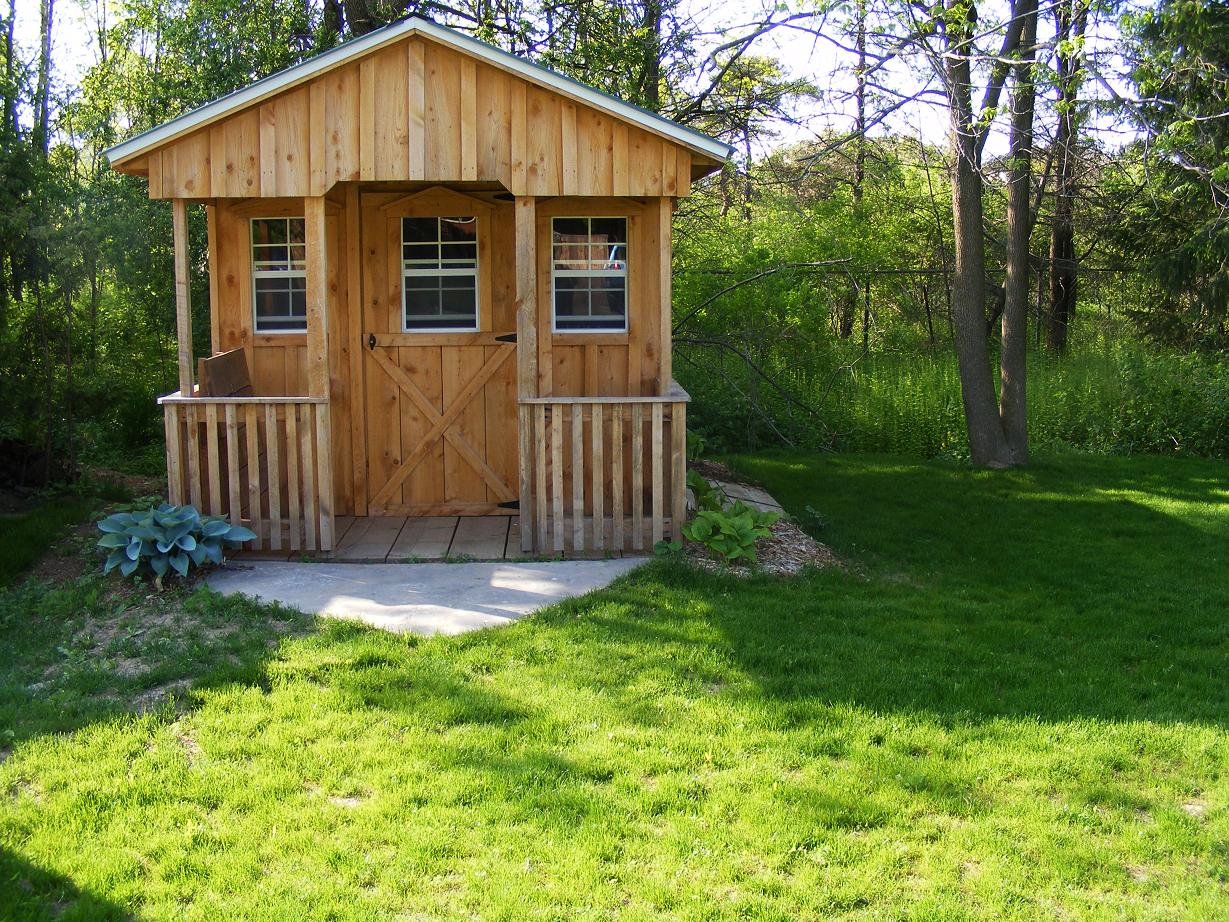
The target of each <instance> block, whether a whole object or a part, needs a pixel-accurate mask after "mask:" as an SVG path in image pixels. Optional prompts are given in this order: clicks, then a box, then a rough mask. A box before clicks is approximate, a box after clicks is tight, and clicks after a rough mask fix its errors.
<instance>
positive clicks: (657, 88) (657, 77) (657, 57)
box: [641, 0, 662, 112]
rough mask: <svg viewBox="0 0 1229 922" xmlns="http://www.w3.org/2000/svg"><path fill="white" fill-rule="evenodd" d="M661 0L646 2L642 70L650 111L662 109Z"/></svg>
mask: <svg viewBox="0 0 1229 922" xmlns="http://www.w3.org/2000/svg"><path fill="white" fill-rule="evenodd" d="M661 8H662V4H661V0H647V2H646V3H645V4H644V19H643V20H642V22H641V26H642V27H643V29H644V36H645V41H644V58H643V64H642V67H643V70H642V71H641V85H642V86H643V91H642V93H643V97H644V107H645V108H646V109H648V110H649V111H650V112H658V111H660V110H661V16H662V9H661Z"/></svg>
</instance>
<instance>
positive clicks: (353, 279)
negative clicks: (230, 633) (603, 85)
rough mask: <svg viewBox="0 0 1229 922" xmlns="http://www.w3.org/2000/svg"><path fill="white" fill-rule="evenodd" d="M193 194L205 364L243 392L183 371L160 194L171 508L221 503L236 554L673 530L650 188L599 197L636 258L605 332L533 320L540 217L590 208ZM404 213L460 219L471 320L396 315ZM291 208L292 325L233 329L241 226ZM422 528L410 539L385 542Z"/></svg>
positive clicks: (455, 546)
mask: <svg viewBox="0 0 1229 922" xmlns="http://www.w3.org/2000/svg"><path fill="white" fill-rule="evenodd" d="M204 204H205V207H206V213H207V216H208V221H209V238H210V245H209V247H210V248H209V255H210V260H209V266H208V269H209V274H210V319H211V324H210V326H211V352H212V354H213V358H212V359H206V360H204V361H205V362H207V363H208V362H210V361H212V360H213V359H221V358H222V357H223V356H227V355H231V356H232V357H233V358H234V359H235V361H237V363H238V367H239V368H240V369H241V370H242V371H243V376H244V381H243V387H242V388H239V389H227V388H222V389H218V388H216V387H210V386H206V385H207V383H208V381H209V379H210V377H211V376H209V375H206V374H205V371H206V369H205V368H203V367H202V368H201V369H200V374H199V381H198V380H195V378H196V377H197V376H194V374H193V372H194V368H193V356H192V355H191V352H190V346H189V343H190V330H191V304H190V300H189V296H188V292H189V284H188V272H189V266H188V258H187V242H186V240H187V231H186V228H187V208H188V203H187V202H186V201H185V200H183V199H179V198H177V199H174V200H173V208H174V219H175V220H174V222H173V227H174V234H175V239H174V243H175V269H176V297H177V305H176V307H177V320H178V327H179V337H180V355H179V372H180V374H179V377H180V389H179V390H178V391H176V392H175V393H173V394H168V395H167V396H165V397H163V398H161V399H160V401H159V402H160V403H161V404H162V406H163V410H164V416H165V424H166V436H167V472H168V482H169V494H170V498H171V500H172V501H173V502H180V503H184V502H192V503H194V504H196V505H197V506H198V507H199V508H201V510H202V511H203V512H206V513H208V514H211V515H226V516H229V517H231V518H232V520H235V521H238V522H241V523H243V524H244V525H246V526H247V527H249V528H250V529H251V530H252V531H254V532H255V533H256V535H257V539H256V540H255V541H254V542H253V550H255V551H258V552H260V553H262V554H272V555H275V556H276V555H285V556H287V557H292V556H297V555H301V554H309V555H312V556H318V557H323V558H332V559H363V560H389V559H393V560H396V559H439V558H443V557H449V556H451V557H457V556H469V557H474V558H481V559H502V558H504V557H507V556H508V555H509V554H512V553H513V552H515V553H516V554H517V555H519V556H528V557H535V556H537V557H553V556H605V555H620V554H623V553H647V552H649V551H650V550H651V549H652V547H653V545H654V544H655V543H656V542H658V541H660V540H663V539H664V538H667V537H673V535H674V532H675V530H676V529H675V524H676V523H679V522H681V521H682V518H683V514H684V496H685V492H686V486H685V477H686V466H685V455H686V408H687V402H688V400H689V397H688V395H687V394H686V392H685V391H683V390H682V389H681V388H680V387H679V386H678V384H677V383H676V382H674V381H673V379H672V377H671V376H670V361H669V339H670V327H669V322H670V315H669V292H670V277H669V256H668V253H669V228H670V218H671V213H672V203H671V202H670V200H669V199H668V198H661V199H656V200H653V199H650V200H647V201H641V202H637V201H634V200H619V204H618V211H619V212H620V213H621V214H624V215H626V218H625V219H623V218H620V219H618V220H621V221H622V220H625V221H626V229H625V230H626V233H627V234H628V235H629V236H628V237H627V238H626V239H627V240H628V241H629V243H621V244H619V246H623V247H628V246H630V248H631V251H632V252H633V253H636V254H642V255H641V258H640V259H639V260H638V261H636V260H633V261H632V263H631V264H630V267H629V268H628V269H627V274H626V280H625V281H620V282H619V284H620V285H622V286H625V289H624V288H620V289H619V290H620V291H624V290H626V291H627V292H628V295H627V300H626V304H627V307H626V318H625V320H624V323H623V325H622V329H617V330H605V331H589V332H586V331H581V332H575V331H569V330H564V331H560V330H558V329H556V328H555V325H554V322H553V318H554V314H553V310H554V307H553V303H554V298H553V295H552V284H553V282H552V275H551V268H550V266H551V265H552V264H553V263H552V260H553V259H554V258H555V254H554V250H555V249H556V247H555V246H554V245H553V243H552V234H553V233H554V230H553V228H554V224H553V222H557V221H561V220H565V219H563V218H560V215H572V214H581V215H586V214H604V213H606V211H608V210H609V207H610V206H609V204H607V203H606V202H605V200H601V201H598V200H588V199H583V198H564V197H559V198H555V199H551V200H550V201H548V202H543V201H540V200H538V199H536V198H535V197H533V196H510V195H508V194H507V193H506V192H504V191H501V189H499V188H497V187H491V188H485V189H477V188H472V187H471V188H468V189H465V190H459V189H456V188H449V187H446V186H444V185H441V184H438V183H434V184H432V183H421V184H396V185H390V184H386V183H378V184H366V183H362V184H360V183H355V182H345V183H339V184H337V185H335V186H334V187H333V189H332V190H331V191H330V192H329V193H328V194H327V195H324V196H316V197H310V196H309V197H304V198H302V199H298V200H288V199H279V200H277V201H276V202H267V201H261V202H258V203H252V202H245V201H231V200H221V199H215V200H213V201H206V202H204ZM423 214H426V215H441V214H443V215H475V216H476V218H474V219H470V218H466V219H464V220H465V221H469V222H472V223H474V224H476V229H477V230H476V240H477V243H476V258H474V257H471V264H472V265H474V266H476V267H477V268H476V269H475V270H474V271H475V272H477V278H478V284H477V288H476V289H475V290H476V292H477V294H476V295H475V301H474V307H473V311H474V314H473V324H474V330H473V331H471V332H455V331H449V330H443V331H439V330H421V329H413V328H411V327H410V325H409V322H408V321H407V320H406V316H407V315H406V313H405V311H406V307H405V295H404V293H403V288H402V285H403V283H404V279H403V275H402V273H403V269H404V266H403V259H402V257H403V249H404V244H403V234H404V232H405V231H404V227H405V226H406V225H405V223H404V222H405V221H407V220H417V219H418V217H419V216H421V215H423ZM268 215H275V216H279V217H276V218H269V217H258V216H268ZM293 215H302V216H303V217H302V218H294V219H293V220H295V221H297V222H299V223H300V225H301V226H302V230H301V234H302V236H301V237H300V238H299V239H300V240H301V243H297V244H295V246H296V247H297V248H299V249H300V250H301V252H302V253H303V256H302V268H301V270H299V271H300V272H301V274H302V279H303V281H302V286H301V290H302V291H303V293H304V302H303V305H304V307H303V315H302V320H301V326H300V327H298V328H297V329H296V330H295V331H283V332H281V333H276V332H269V331H266V330H262V329H261V327H260V326H259V324H256V323H254V322H253V318H254V316H256V310H255V304H254V295H253V291H252V287H253V286H252V279H253V272H254V269H253V266H254V265H255V260H256V255H255V253H254V250H255V247H256V244H255V243H253V241H254V240H255V239H256V235H255V233H254V232H250V225H252V224H254V223H256V222H257V221H260V222H269V221H273V220H279V221H286V220H287V217H286V216H293ZM432 220H434V218H432ZM566 220H575V219H566ZM249 232H250V233H249ZM616 239H623V238H616ZM571 245H572V244H569V246H571ZM603 247H604V245H603ZM262 252H263V251H262ZM560 258H562V257H560ZM620 303H623V302H622V301H620ZM228 380H230V378H229V377H228ZM495 518H500V519H503V520H504V521H503V522H502V523H497V524H492V522H491V520H492V519H495ZM471 519H472V520H474V521H475V522H478V523H485V524H468V520H471ZM512 519H514V520H515V526H513V524H512V523H511V521H509V520H512ZM441 522H451V523H452V525H451V532H450V537H449V538H448V542H447V543H446V544H445V545H443V546H439V542H440V541H441V540H442V538H441V537H440V533H441V532H442V531H447V529H448V526H447V525H441V524H440V523H441ZM424 530H425V531H427V532H430V534H431V535H433V537H432V538H431V540H430V541H428V544H427V549H426V550H420V551H417V552H416V551H412V550H409V549H407V546H406V545H407V542H410V543H413V542H414V541H417V540H418V535H419V533H420V532H422V531H424ZM495 532H501V535H496V534H495ZM474 536H477V537H474ZM475 540H476V541H477V542H478V545H477V548H476V549H475V546H474V545H473V541H475ZM398 542H400V546H399V545H398ZM500 543H502V547H499V548H496V547H495V545H496V544H500Z"/></svg>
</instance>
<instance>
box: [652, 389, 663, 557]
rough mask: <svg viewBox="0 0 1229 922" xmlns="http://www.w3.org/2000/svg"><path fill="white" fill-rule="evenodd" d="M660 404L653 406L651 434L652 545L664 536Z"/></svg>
mask: <svg viewBox="0 0 1229 922" xmlns="http://www.w3.org/2000/svg"><path fill="white" fill-rule="evenodd" d="M662 415H663V414H662V404H661V403H654V404H653V434H652V440H653V445H652V451H653V471H652V475H653V544H657V542H658V541H660V540H662V538H663V536H664V535H665V522H664V519H665V517H666V511H665V497H664V495H663V493H664V489H663V488H664V483H663V480H664V478H663V476H662V474H663V471H662V450H663V448H664V447H665V446H664V445H663V444H662V442H663V434H662Z"/></svg>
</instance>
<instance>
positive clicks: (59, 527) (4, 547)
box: [0, 496, 97, 586]
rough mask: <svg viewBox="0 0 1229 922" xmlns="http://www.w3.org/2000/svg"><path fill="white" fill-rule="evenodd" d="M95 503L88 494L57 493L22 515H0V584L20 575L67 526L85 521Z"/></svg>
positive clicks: (4, 583)
mask: <svg viewBox="0 0 1229 922" xmlns="http://www.w3.org/2000/svg"><path fill="white" fill-rule="evenodd" d="M96 505H97V504H96V501H95V500H93V499H91V498H89V497H82V496H61V497H56V498H54V499H50V500H48V501H47V502H45V503H43V504H41V505H40V506H38V508H36V509H34V510H32V511H30V512H27V513H23V514H22V515H13V516H0V586H4V585H6V584H8V583H10V582H12V581H13V580H15V579H16V578H17V577H18V576H20V575H21V574H22V573H23V572H24V571H25V570H26V568H27V567H29V566H30V565H31V564H32V563H34V562H35V561H36V560H38V559H39V557H41V556H42V555H43V553H44V552H45V551H46V550H47V548H48V547H50V546H51V544H52V543H53V542H54V541H55V540H56V539H57V538H59V537H60V535H62V534H63V533H64V531H65V529H66V528H68V526H70V525H73V524H75V523H77V522H82V521H88V519H89V517H90V514H91V513H92V512H93V511H94V509H95V508H96Z"/></svg>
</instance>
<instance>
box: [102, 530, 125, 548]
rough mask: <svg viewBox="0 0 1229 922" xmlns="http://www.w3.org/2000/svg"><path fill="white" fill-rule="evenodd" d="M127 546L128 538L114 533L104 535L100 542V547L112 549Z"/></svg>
mask: <svg viewBox="0 0 1229 922" xmlns="http://www.w3.org/2000/svg"><path fill="white" fill-rule="evenodd" d="M127 545H128V538H127V537H125V536H124V535H120V534H116V533H114V532H111V533H108V534H105V535H103V536H102V538H100V539H99V541H98V546H99V547H108V548H112V549H114V548H117V547H126V546H127Z"/></svg>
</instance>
